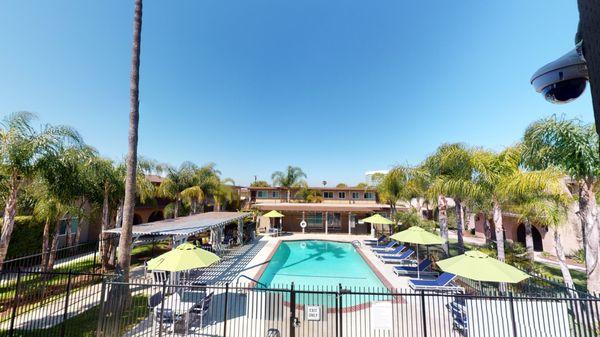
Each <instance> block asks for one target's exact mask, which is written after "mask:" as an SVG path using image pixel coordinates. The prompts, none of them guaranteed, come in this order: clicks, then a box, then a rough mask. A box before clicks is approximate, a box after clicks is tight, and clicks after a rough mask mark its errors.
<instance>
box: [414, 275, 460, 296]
mask: <svg viewBox="0 0 600 337" xmlns="http://www.w3.org/2000/svg"><path fill="white" fill-rule="evenodd" d="M455 278H456V275H454V274H451V273H443V274H441V275H440V276H438V278H437V279H435V280H419V279H410V280H408V285H409V286H410V287H411V288H412V289H414V290H430V291H460V292H462V291H463V288H462V287H459V286H456V285H454V284H453V283H452V281H453V280H454V279H455Z"/></svg>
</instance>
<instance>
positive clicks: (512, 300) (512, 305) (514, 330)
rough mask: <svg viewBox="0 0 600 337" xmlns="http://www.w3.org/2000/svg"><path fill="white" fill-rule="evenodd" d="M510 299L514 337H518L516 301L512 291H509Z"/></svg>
mask: <svg viewBox="0 0 600 337" xmlns="http://www.w3.org/2000/svg"><path fill="white" fill-rule="evenodd" d="M508 301H509V302H510V319H511V322H512V333H513V337H517V321H516V320H515V303H514V299H513V293H512V292H509V293H508Z"/></svg>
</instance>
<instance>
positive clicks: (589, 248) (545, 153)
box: [523, 117, 600, 293]
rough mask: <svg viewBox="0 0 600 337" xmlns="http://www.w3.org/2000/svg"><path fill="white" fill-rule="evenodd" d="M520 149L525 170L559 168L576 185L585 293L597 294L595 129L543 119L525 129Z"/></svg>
mask: <svg viewBox="0 0 600 337" xmlns="http://www.w3.org/2000/svg"><path fill="white" fill-rule="evenodd" d="M523 145H524V159H525V165H526V166H527V167H529V168H532V169H543V168H547V167H552V166H554V167H559V168H561V169H562V170H564V171H565V172H566V173H567V174H568V175H569V176H570V177H571V178H572V179H573V180H575V181H576V183H577V186H578V198H577V200H578V203H579V212H578V214H579V219H580V221H581V228H582V232H583V240H584V250H585V263H586V272H587V289H588V291H589V292H591V293H600V215H599V214H598V212H599V210H598V204H597V201H596V194H595V191H596V190H597V185H598V173H599V171H600V155H599V153H598V135H597V134H596V132H595V130H594V126H593V125H591V124H584V123H582V122H581V121H579V120H564V119H559V118H556V117H550V118H546V119H542V120H539V121H537V122H534V123H533V124H531V125H530V126H529V127H528V128H527V130H526V131H525V135H524V137H523Z"/></svg>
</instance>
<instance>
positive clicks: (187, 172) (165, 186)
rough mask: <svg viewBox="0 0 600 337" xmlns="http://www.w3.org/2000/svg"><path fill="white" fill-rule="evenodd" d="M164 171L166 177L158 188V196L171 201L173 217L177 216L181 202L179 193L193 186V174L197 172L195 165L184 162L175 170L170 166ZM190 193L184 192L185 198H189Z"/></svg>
mask: <svg viewBox="0 0 600 337" xmlns="http://www.w3.org/2000/svg"><path fill="white" fill-rule="evenodd" d="M162 169H163V170H166V172H167V175H166V177H165V179H164V180H163V181H162V182H161V183H160V186H159V187H158V191H157V192H158V195H160V196H161V197H165V198H168V199H171V200H173V216H174V217H175V218H177V217H178V216H179V207H180V205H181V202H182V200H183V197H182V195H181V193H182V192H183V191H185V190H186V189H187V188H189V187H192V186H194V174H195V172H196V170H197V167H196V165H194V164H193V163H191V162H184V163H182V164H181V166H180V167H179V168H178V169H176V168H174V167H171V166H168V165H167V166H165V167H164V168H162ZM190 194H192V192H191V191H186V193H185V196H187V197H189V196H190Z"/></svg>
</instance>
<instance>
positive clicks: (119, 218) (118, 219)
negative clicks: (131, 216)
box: [115, 201, 123, 228]
mask: <svg viewBox="0 0 600 337" xmlns="http://www.w3.org/2000/svg"><path fill="white" fill-rule="evenodd" d="M121 227H123V201H121V202H119V207H118V208H117V214H116V215H115V228H121Z"/></svg>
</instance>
